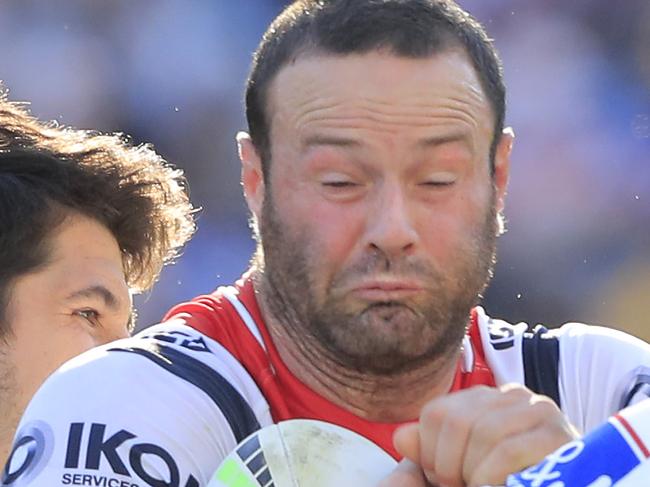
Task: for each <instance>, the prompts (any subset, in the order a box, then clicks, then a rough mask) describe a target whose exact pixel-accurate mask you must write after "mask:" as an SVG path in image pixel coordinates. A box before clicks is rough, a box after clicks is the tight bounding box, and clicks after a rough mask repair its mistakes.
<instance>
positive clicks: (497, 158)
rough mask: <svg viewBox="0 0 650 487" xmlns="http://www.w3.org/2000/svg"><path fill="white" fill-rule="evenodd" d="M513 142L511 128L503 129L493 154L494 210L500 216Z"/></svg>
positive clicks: (513, 137) (508, 175) (503, 205)
mask: <svg viewBox="0 0 650 487" xmlns="http://www.w3.org/2000/svg"><path fill="white" fill-rule="evenodd" d="M514 141H515V132H514V131H513V130H512V127H506V128H505V129H503V133H502V134H501V139H500V140H499V142H498V144H497V147H496V151H495V154H494V178H493V183H494V188H495V191H496V195H495V196H496V209H497V213H498V214H499V215H501V213H502V212H503V208H504V207H505V197H506V190H507V188H508V180H509V178H510V154H511V153H512V145H513V144H514Z"/></svg>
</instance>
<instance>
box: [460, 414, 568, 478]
mask: <svg viewBox="0 0 650 487" xmlns="http://www.w3.org/2000/svg"><path fill="white" fill-rule="evenodd" d="M569 441H570V440H569ZM565 443H566V441H565V440H563V439H562V437H561V436H560V435H558V429H556V427H553V426H551V427H549V425H547V424H540V426H539V427H538V428H535V429H533V430H529V431H525V432H523V433H521V434H519V435H515V436H510V437H508V438H505V439H504V440H503V441H501V442H500V443H499V444H498V445H497V446H495V448H493V449H492V450H491V451H490V452H489V453H488V454H487V455H485V457H484V458H482V459H481V462H480V463H479V464H478V465H477V466H476V467H475V469H474V470H473V472H472V473H471V474H470V475H469V476H468V477H467V478H466V481H467V487H479V486H483V485H503V484H504V483H505V480H506V477H507V476H508V475H509V474H511V473H514V472H518V471H521V470H524V469H525V468H528V467H530V466H531V465H535V464H536V463H539V462H540V461H541V460H542V459H543V458H544V457H545V456H546V455H548V454H549V453H552V452H553V451H555V450H557V449H558V448H559V447H560V446H562V445H563V444H565Z"/></svg>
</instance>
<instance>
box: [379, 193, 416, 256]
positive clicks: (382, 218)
mask: <svg viewBox="0 0 650 487" xmlns="http://www.w3.org/2000/svg"><path fill="white" fill-rule="evenodd" d="M384 186H385V187H384V188H382V189H381V190H380V191H379V192H378V194H377V195H376V197H375V198H374V200H373V203H372V208H371V210H370V211H369V212H368V221H367V223H366V228H367V231H366V239H367V242H368V246H369V247H371V248H376V249H379V250H381V251H382V252H383V253H384V254H385V255H387V256H400V255H403V254H410V253H412V252H413V251H414V250H415V246H416V243H417V240H418V233H417V231H416V229H415V227H414V225H413V222H412V217H411V215H410V212H409V205H408V201H407V200H406V197H405V195H404V190H403V189H402V188H401V187H400V185H399V184H391V185H389V184H385V185H384Z"/></svg>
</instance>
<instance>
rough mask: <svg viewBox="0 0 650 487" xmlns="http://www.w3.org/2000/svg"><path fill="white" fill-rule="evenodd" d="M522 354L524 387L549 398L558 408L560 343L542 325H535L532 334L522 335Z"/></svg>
mask: <svg viewBox="0 0 650 487" xmlns="http://www.w3.org/2000/svg"><path fill="white" fill-rule="evenodd" d="M522 353H523V358H524V383H525V384H526V387H528V388H529V389H530V390H532V391H533V392H536V393H537V394H543V395H545V396H548V397H550V398H551V399H553V401H554V402H555V404H557V405H558V407H560V406H561V404H560V390H559V389H560V388H559V385H558V378H559V372H558V368H559V362H560V342H559V340H558V339H557V337H555V336H553V335H551V334H550V333H548V330H547V329H546V328H545V327H543V326H542V325H537V326H536V327H535V329H534V330H533V332H532V333H528V332H527V333H524V335H523V339H522Z"/></svg>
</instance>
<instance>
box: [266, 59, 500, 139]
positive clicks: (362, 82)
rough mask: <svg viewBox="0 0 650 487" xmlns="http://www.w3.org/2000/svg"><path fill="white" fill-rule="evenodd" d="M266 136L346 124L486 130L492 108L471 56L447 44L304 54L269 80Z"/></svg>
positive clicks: (415, 129) (411, 131)
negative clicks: (443, 47) (416, 54)
mask: <svg viewBox="0 0 650 487" xmlns="http://www.w3.org/2000/svg"><path fill="white" fill-rule="evenodd" d="M268 113H269V114H270V122H271V137H272V138H273V137H274V136H275V135H278V134H281V133H282V132H283V131H286V130H288V131H291V132H292V135H297V136H298V137H300V136H301V135H304V136H308V135H309V133H310V131H313V130H322V129H332V130H345V129H346V128H350V129H352V128H355V129H364V128H365V129H371V130H373V131H377V130H378V131H385V132H392V133H394V132H396V131H400V130H406V131H408V133H409V134H413V135H418V134H420V133H421V134H422V135H423V136H427V135H429V136H431V135H435V132H436V131H439V132H444V131H448V130H463V131H472V132H475V133H477V134H478V133H485V134H487V135H489V134H491V132H492V129H493V114H492V109H491V107H490V104H489V101H488V99H487V97H486V96H485V94H484V92H483V89H482V86H481V83H480V81H479V79H478V76H477V74H476V71H475V69H474V67H473V65H472V64H471V61H470V60H469V58H468V57H467V55H466V54H464V52H462V51H461V50H458V49H451V50H448V51H443V52H440V53H437V54H435V55H433V56H431V57H426V58H405V57H400V56H396V55H394V54H392V53H388V52H382V51H372V52H369V53H365V54H352V55H346V56H336V55H326V54H320V55H318V54H311V55H309V54H306V55H303V56H302V57H299V58H298V59H297V60H296V61H295V62H294V63H292V64H289V65H287V66H285V67H284V68H282V69H281V70H280V72H279V73H278V75H277V76H276V78H275V79H274V80H273V82H272V84H271V86H270V88H269V97H268Z"/></svg>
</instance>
